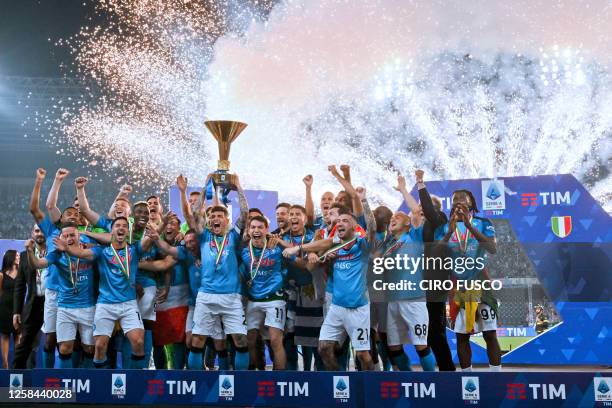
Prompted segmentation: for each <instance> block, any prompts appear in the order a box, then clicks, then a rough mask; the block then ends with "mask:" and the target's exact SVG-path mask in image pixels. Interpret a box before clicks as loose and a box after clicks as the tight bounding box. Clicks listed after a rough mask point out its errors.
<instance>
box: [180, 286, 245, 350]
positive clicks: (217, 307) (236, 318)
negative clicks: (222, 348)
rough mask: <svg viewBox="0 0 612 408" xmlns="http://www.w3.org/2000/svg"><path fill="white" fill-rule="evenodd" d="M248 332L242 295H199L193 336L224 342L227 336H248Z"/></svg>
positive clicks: (194, 316)
mask: <svg viewBox="0 0 612 408" xmlns="http://www.w3.org/2000/svg"><path fill="white" fill-rule="evenodd" d="M246 332H247V330H246V321H245V314H244V309H243V308H242V300H241V296H240V294H238V293H225V294H216V293H204V292H199V293H198V297H197V298H196V305H195V310H194V311H193V328H192V330H191V333H192V334H194V335H201V336H210V337H212V338H213V339H215V340H223V339H225V335H226V334H244V335H246Z"/></svg>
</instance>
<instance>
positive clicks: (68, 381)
mask: <svg viewBox="0 0 612 408" xmlns="http://www.w3.org/2000/svg"><path fill="white" fill-rule="evenodd" d="M44 387H45V388H69V389H71V390H72V391H74V392H76V393H79V394H80V393H85V394H89V379H86V380H85V381H83V380H81V379H80V378H75V379H73V378H54V377H49V378H45V385H44Z"/></svg>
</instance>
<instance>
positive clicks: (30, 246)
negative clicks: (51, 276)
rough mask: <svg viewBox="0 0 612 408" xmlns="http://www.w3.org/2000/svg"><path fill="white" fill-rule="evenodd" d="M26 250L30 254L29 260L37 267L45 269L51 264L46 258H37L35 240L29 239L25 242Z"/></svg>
mask: <svg viewBox="0 0 612 408" xmlns="http://www.w3.org/2000/svg"><path fill="white" fill-rule="evenodd" d="M25 248H26V252H27V254H28V262H29V263H30V265H33V266H34V267H35V268H36V269H43V268H47V267H48V266H49V262H48V261H47V260H46V259H45V258H40V259H39V258H37V257H36V255H35V254H34V241H33V240H31V239H28V240H27V241H26V242H25Z"/></svg>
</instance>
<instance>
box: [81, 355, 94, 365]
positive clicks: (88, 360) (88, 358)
mask: <svg viewBox="0 0 612 408" xmlns="http://www.w3.org/2000/svg"><path fill="white" fill-rule="evenodd" d="M93 356H94V355H93V353H86V352H83V359H82V360H81V368H94V365H93Z"/></svg>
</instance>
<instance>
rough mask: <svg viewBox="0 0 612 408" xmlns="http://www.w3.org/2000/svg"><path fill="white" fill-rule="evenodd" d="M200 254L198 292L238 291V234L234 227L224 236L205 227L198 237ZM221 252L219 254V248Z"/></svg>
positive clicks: (220, 292)
mask: <svg viewBox="0 0 612 408" xmlns="http://www.w3.org/2000/svg"><path fill="white" fill-rule="evenodd" d="M198 239H199V240H200V253H201V256H202V282H201V285H200V292H204V293H216V294H226V293H240V272H239V270H238V251H239V249H240V248H239V245H240V241H241V238H240V234H239V232H238V231H237V230H236V229H235V228H234V229H232V230H230V231H229V232H228V233H227V234H226V235H225V239H224V236H223V235H221V236H217V235H214V234H213V233H212V232H211V231H209V230H208V229H205V230H204V232H202V234H200V236H199V237H198ZM221 248H222V250H223V252H221V254H220V256H218V255H219V253H220V252H219V250H220V249H221Z"/></svg>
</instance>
